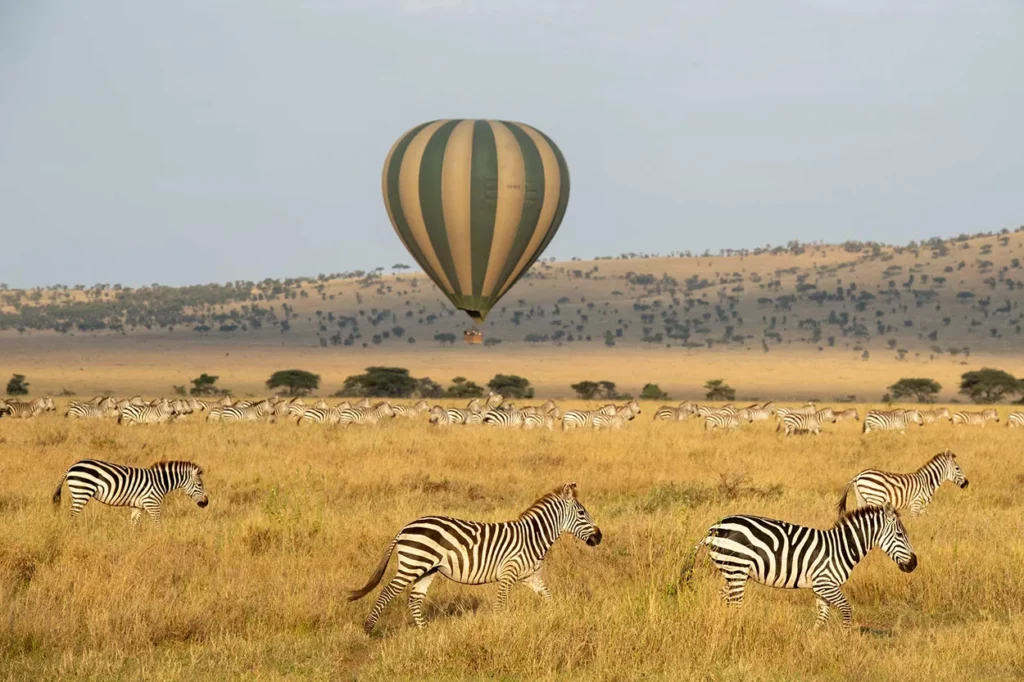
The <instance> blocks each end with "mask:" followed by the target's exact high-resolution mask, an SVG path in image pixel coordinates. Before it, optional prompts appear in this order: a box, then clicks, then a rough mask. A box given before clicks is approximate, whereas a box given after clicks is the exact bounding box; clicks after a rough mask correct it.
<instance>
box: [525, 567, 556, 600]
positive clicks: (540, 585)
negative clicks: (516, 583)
mask: <svg viewBox="0 0 1024 682" xmlns="http://www.w3.org/2000/svg"><path fill="white" fill-rule="evenodd" d="M523 582H524V583H525V584H526V586H527V587H529V588H530V589H531V590H533V591H534V592H536V593H537V594H539V595H540V596H541V597H543V598H544V601H545V602H549V601H551V590H549V589H548V586H547V585H546V584H544V579H543V578H541V577H540V571H537V572H536V573H534V574H532V575H529V576H527V577H526V578H524V579H523Z"/></svg>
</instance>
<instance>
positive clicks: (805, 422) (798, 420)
mask: <svg viewBox="0 0 1024 682" xmlns="http://www.w3.org/2000/svg"><path fill="white" fill-rule="evenodd" d="M835 420H836V415H835V414H834V413H833V412H832V408H830V407H826V408H824V409H821V410H818V411H817V412H815V413H814V414H812V415H806V414H800V413H797V412H790V413H789V414H785V415H783V416H782V419H780V420H779V423H778V426H777V427H776V429H775V430H776V431H780V430H781V431H782V432H783V435H786V436H792V435H794V434H798V433H813V434H814V435H815V436H818V435H821V425H822V424H824V423H826V422H829V423H831V422H834V421H835Z"/></svg>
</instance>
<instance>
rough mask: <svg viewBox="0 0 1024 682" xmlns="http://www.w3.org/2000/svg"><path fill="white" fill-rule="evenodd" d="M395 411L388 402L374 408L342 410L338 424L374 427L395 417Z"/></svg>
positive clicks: (380, 403) (378, 404)
mask: <svg viewBox="0 0 1024 682" xmlns="http://www.w3.org/2000/svg"><path fill="white" fill-rule="evenodd" d="M394 416H395V410H394V408H392V407H391V403H389V402H388V401H386V400H385V401H383V402H379V403H377V404H376V405H374V406H373V407H348V408H345V409H343V410H341V414H340V415H339V420H338V423H339V424H341V425H342V426H348V425H349V424H359V425H361V426H374V425H376V424H377V422H379V421H380V420H381V419H383V418H384V417H394Z"/></svg>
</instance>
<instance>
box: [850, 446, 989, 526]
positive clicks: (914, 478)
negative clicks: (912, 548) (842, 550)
mask: <svg viewBox="0 0 1024 682" xmlns="http://www.w3.org/2000/svg"><path fill="white" fill-rule="evenodd" d="M945 481H952V482H953V483H956V484H957V485H958V486H960V487H961V488H966V487H967V485H968V483H969V482H968V480H967V477H966V476H964V472H963V469H961V468H960V464H959V463H958V462H957V461H956V455H955V454H953V453H952V452H950V451H949V450H946V451H944V452H940V453H939V454H937V455H935V456H934V457H932V458H931V459H930V460H928V461H927V462H925V464H924V465H923V466H922V467H921V468H920V469H918V470H917V471H915V472H914V473H912V474H893V473H889V472H886V471H878V470H877V469H867V470H865V471H862V472H860V473H859V474H857V475H856V476H854V477H853V478H852V479H850V482H849V483H847V484H846V485H845V486H844V487H843V492H842V493H841V494H840V497H839V504H838V505H837V509H838V511H839V515H840V516H842V515H843V514H845V513H846V498H847V493H849V491H850V489H851V488H852V489H853V492H854V496H855V497H856V502H857V506H864V505H882V504H886V503H888V504H891V505H892V506H893V507H894V508H895V509H896V510H898V511H899V510H903V509H909V510H910V513H911V514H913V515H914V516H917V515H918V514H921V513H922V512H924V508H925V507H927V506H928V503H929V502H931V501H932V496H933V495H934V494H935V491H936V490H938V489H939V486H941V485H942V484H943V483H944V482H945Z"/></svg>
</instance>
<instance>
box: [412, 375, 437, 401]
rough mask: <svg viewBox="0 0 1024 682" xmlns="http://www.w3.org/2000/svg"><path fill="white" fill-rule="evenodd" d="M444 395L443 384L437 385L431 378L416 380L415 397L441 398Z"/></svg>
mask: <svg viewBox="0 0 1024 682" xmlns="http://www.w3.org/2000/svg"><path fill="white" fill-rule="evenodd" d="M443 394H444V389H443V388H441V384H439V383H437V382H436V381H434V380H433V379H431V378H430V377H423V378H422V379H417V380H416V390H415V391H414V392H413V397H416V398H440V397H441V396H442V395H443Z"/></svg>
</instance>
